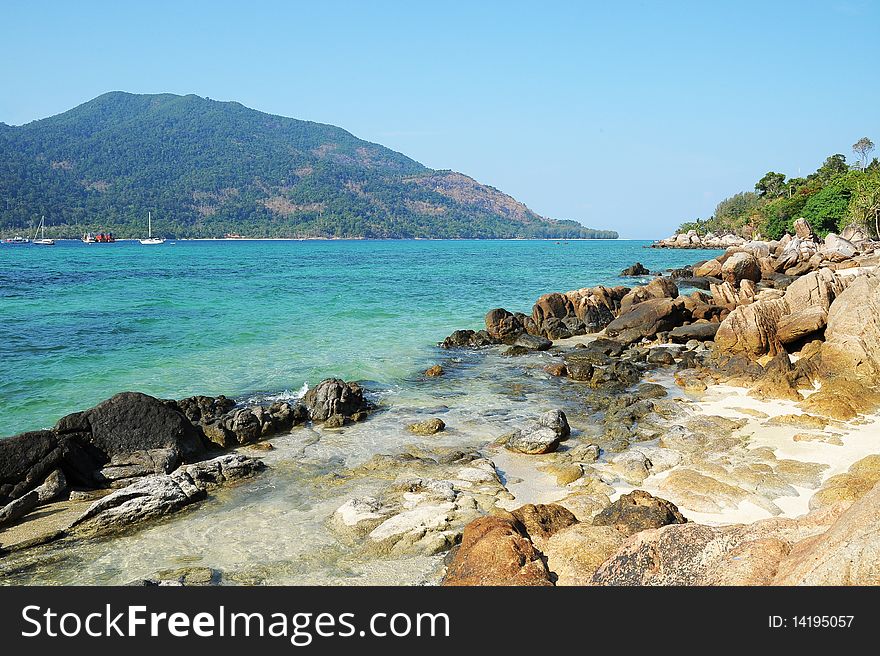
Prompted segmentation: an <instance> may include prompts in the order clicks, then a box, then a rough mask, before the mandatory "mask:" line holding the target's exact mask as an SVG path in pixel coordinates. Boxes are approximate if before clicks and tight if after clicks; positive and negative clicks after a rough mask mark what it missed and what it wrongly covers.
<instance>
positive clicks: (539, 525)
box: [511, 503, 578, 541]
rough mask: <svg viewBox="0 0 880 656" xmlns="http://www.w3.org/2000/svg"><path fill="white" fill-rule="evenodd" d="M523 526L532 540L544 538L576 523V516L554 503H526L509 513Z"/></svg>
mask: <svg viewBox="0 0 880 656" xmlns="http://www.w3.org/2000/svg"><path fill="white" fill-rule="evenodd" d="M511 514H512V515H513V516H514V517H516V519H517V520H519V521H520V522H521V523H522V525H523V526H525V529H526V532H527V533H528V534H529V537H531V538H532V540H535V541H538V540H546V539H547V538H549V537H550V536H551V535H553V534H554V533H556V532H557V531H560V530H562V529H564V528H566V527H568V526H571V525H572V524H577V523H578V522H577V517H575V516H574V514H573V513H572V512H571V511H570V510H568V509H566V508H563V507H562V506H559V505H557V504H555V503H548V504H543V503H539V504H538V505H534V504H531V503H530V504H527V505H525V506H521V507H519V508H517V509H516V510H514V511H513V512H512V513H511Z"/></svg>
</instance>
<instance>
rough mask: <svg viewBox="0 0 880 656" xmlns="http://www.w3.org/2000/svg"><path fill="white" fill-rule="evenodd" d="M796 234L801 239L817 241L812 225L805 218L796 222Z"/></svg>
mask: <svg viewBox="0 0 880 656" xmlns="http://www.w3.org/2000/svg"><path fill="white" fill-rule="evenodd" d="M794 234H795V236H797V237H798V238H799V239H813V240H815V238H816V235H815V233H814V232H813V228H811V227H810V224H809V223H808V222H807V220H806V219H804V218H800V219H798V220H797V221H795V222H794Z"/></svg>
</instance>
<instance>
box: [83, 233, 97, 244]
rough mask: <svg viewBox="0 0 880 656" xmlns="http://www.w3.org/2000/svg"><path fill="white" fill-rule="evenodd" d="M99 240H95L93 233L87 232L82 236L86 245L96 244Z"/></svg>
mask: <svg viewBox="0 0 880 656" xmlns="http://www.w3.org/2000/svg"><path fill="white" fill-rule="evenodd" d="M96 241H97V240H96V239H95V235H93V234H92V233H91V232H87V233H86V234H84V235H83V236H82V242H83V243H84V244H94V243H95V242H96Z"/></svg>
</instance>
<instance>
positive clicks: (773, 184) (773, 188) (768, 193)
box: [755, 171, 785, 198]
mask: <svg viewBox="0 0 880 656" xmlns="http://www.w3.org/2000/svg"><path fill="white" fill-rule="evenodd" d="M784 188H785V175H784V174H782V173H776V172H775V171H768V172H767V173H766V174H765V175H764V177H763V178H761V179H760V180H758V181H757V182H756V183H755V191H757V192H758V194H759V195H760V196H761V197H762V198H777V197H779V195H780V194H781V193H782V191H783V189H784Z"/></svg>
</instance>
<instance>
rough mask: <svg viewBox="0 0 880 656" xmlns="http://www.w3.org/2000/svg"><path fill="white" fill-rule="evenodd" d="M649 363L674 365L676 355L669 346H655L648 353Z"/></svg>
mask: <svg viewBox="0 0 880 656" xmlns="http://www.w3.org/2000/svg"><path fill="white" fill-rule="evenodd" d="M647 361H648V364H659V365H673V364H675V356H674V355H672V352H671V351H670V350H669V349H668V348H653V349H651V352H650V353H648V358H647Z"/></svg>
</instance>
